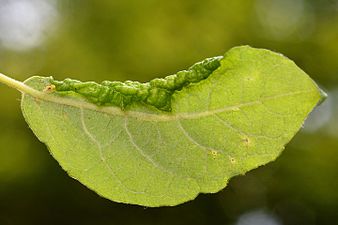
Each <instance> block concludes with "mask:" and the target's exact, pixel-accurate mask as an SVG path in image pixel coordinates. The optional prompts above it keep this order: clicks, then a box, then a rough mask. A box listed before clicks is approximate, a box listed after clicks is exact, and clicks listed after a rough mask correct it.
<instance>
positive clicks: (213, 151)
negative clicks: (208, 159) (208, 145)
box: [210, 150, 219, 159]
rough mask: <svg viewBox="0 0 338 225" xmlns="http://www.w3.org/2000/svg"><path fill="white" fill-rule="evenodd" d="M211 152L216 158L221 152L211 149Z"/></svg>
mask: <svg viewBox="0 0 338 225" xmlns="http://www.w3.org/2000/svg"><path fill="white" fill-rule="evenodd" d="M210 154H211V155H212V157H213V158H214V159H215V158H216V157H217V156H218V155H219V152H218V151H216V150H210Z"/></svg>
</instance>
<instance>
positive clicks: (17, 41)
mask: <svg viewBox="0 0 338 225" xmlns="http://www.w3.org/2000/svg"><path fill="white" fill-rule="evenodd" d="M243 44H248V45H251V46H254V47H261V48H267V49H271V50H274V51H277V52H281V53H283V54H284V55H286V56H288V57H289V58H291V59H293V60H294V61H295V62H296V63H297V64H298V65H299V66H300V67H301V68H302V69H304V70H305V71H306V72H307V73H308V74H309V75H311V77H312V78H313V79H314V80H315V81H316V82H317V83H319V84H320V86H321V87H322V88H323V89H324V90H326V91H327V92H328V94H329V98H328V99H327V101H326V102H325V103H324V104H323V105H322V106H321V107H320V108H318V109H316V111H315V112H314V113H312V115H311V116H310V118H309V119H308V120H307V122H306V125H305V127H304V129H303V130H302V131H301V132H299V133H298V134H297V136H296V137H295V138H294V139H293V140H292V142H291V143H289V144H288V146H287V147H286V149H285V151H284V153H283V154H282V155H281V156H280V157H279V158H278V159H277V160H276V161H275V162H273V163H270V164H268V165H266V166H263V167H260V168H258V169H256V170H254V171H251V172H249V173H247V174H246V175H245V176H240V177H236V178H233V179H232V180H231V181H230V184H229V186H228V187H227V188H225V189H224V190H223V191H221V192H219V193H217V194H212V195H211V194H210V195H200V196H198V197H197V199H195V200H194V201H191V202H188V203H185V204H183V205H180V206H177V207H163V208H144V207H139V206H133V205H124V204H118V203H114V202H110V201H108V200H106V199H103V198H101V197H99V196H98V195H96V194H95V193H94V192H92V191H90V190H88V189H87V188H85V187H84V186H83V185H81V184H80V183H79V182H77V181H76V180H73V179H72V178H70V177H69V176H68V175H67V174H66V173H65V172H64V171H63V170H62V169H61V168H60V166H59V165H58V164H57V162H56V161H55V160H54V159H53V158H52V157H51V156H50V155H49V153H48V150H47V148H46V147H45V146H44V145H43V144H42V143H40V142H39V141H38V140H37V138H35V137H34V135H33V134H32V132H31V130H30V129H29V128H28V126H27V124H26V123H25V121H24V119H23V117H22V114H21V112H20V106H19V104H20V102H19V99H20V94H19V93H18V92H17V91H15V90H11V89H9V88H7V87H5V86H3V85H0V102H1V110H0V130H1V132H0V225H7V224H10V225H16V224H27V225H30V224H35V225H36V224H88V225H89V224H97V225H101V224H102V225H103V224H147V225H149V224H195V225H198V224H234V225H282V224H285V225H289V224H290V225H291V224H292V225H293V224H294V225H300V224H306V225H312V224H330V225H332V224H338V116H337V115H338V1H337V0H320V1H319V0H228V1H226V0H209V1H200V0H184V1H182V0H181V1H179V0H171V1H156V0H100V1H89V0H0V71H1V72H2V73H4V74H6V75H10V76H12V77H14V78H16V79H19V80H25V79H26V78H28V77H29V76H31V75H45V76H51V75H52V76H54V77H55V78H57V79H64V78H66V77H72V78H76V79H81V80H95V81H102V80H126V79H131V80H139V81H147V80H149V79H151V78H154V77H162V76H165V75H169V74H172V73H175V72H177V71H178V70H182V69H185V68H187V67H188V66H190V65H192V64H193V63H195V62H197V61H199V60H201V59H204V58H206V57H211V56H216V55H222V54H223V53H224V52H226V51H227V50H228V49H229V48H231V47H233V46H237V45H243ZM121 163H123V162H121Z"/></svg>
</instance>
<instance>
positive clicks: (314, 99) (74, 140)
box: [13, 46, 323, 207]
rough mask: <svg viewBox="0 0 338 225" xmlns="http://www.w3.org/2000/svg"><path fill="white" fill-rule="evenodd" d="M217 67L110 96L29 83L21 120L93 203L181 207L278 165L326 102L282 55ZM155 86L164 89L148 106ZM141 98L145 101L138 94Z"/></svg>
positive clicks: (243, 55) (257, 55) (229, 57)
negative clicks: (93, 195) (84, 188)
mask: <svg viewBox="0 0 338 225" xmlns="http://www.w3.org/2000/svg"><path fill="white" fill-rule="evenodd" d="M214 59H215V62H214V63H216V64H217V63H218V64H217V65H216V64H215V65H216V66H215V65H214V67H212V68H211V67H206V66H202V67H203V68H200V69H198V70H196V71H193V69H191V68H193V67H191V68H190V69H189V70H187V71H183V72H179V73H178V74H177V75H174V76H169V77H167V78H164V79H162V80H161V79H157V80H156V81H151V82H149V83H145V84H141V83H133V82H126V83H121V82H120V83H118V85H120V86H121V87H122V89H123V90H122V89H121V88H117V89H114V90H111V89H109V90H110V92H109V91H107V90H108V89H107V88H106V87H105V85H106V84H107V83H104V82H103V83H101V84H96V83H93V82H90V83H82V82H79V81H73V80H66V81H63V82H59V81H55V80H54V79H53V78H49V77H32V78H30V79H28V80H27V81H26V82H25V86H26V89H21V91H22V92H23V97H22V105H21V106H22V111H23V114H24V117H25V119H26V121H27V123H28V124H29V126H30V128H31V129H32V130H33V132H34V133H35V135H36V136H37V137H38V138H39V139H40V140H41V141H42V142H44V143H45V144H46V145H47V146H48V148H49V150H50V152H51V154H52V155H53V156H54V158H55V159H56V160H57V161H58V162H59V164H60V165H61V166H62V168H63V169H64V170H66V171H67V172H68V173H69V175H70V176H72V177H73V178H75V179H77V180H79V181H80V182H81V183H83V184H84V185H86V186H87V187H88V188H90V189H92V190H94V191H95V192H97V193H98V194H99V195H101V196H103V197H105V198H108V199H111V200H113V201H116V202H123V203H130V204H138V205H143V206H151V207H155V206H164V205H171V206H172V205H177V204H180V203H183V202H186V201H189V200H192V199H194V198H195V197H196V196H197V195H198V194H199V193H214V192H218V191H219V190H221V189H223V188H224V187H225V186H226V185H227V183H228V181H229V179H230V178H231V177H233V176H236V175H240V174H244V173H246V172H247V171H250V170H252V169H254V168H257V167H258V166H261V165H264V164H266V163H268V162H270V161H273V160H275V159H276V157H277V156H278V155H279V154H280V153H281V151H282V150H283V149H284V146H285V145H286V144H287V143H288V142H289V141H290V140H291V138H292V137H293V136H294V135H295V133H296V132H297V131H298V130H299V129H300V128H301V126H302V124H303V122H304V120H305V119H306V117H307V116H308V114H309V113H310V111H311V110H312V109H313V108H314V107H315V106H316V105H317V104H318V102H319V101H321V99H322V98H323V93H322V92H321V90H320V89H319V88H318V87H317V85H316V84H315V83H314V82H313V81H312V80H311V79H310V78H309V76H308V75H306V74H305V73H304V72H303V71H302V70H301V69H299V68H298V67H297V66H296V65H295V64H294V63H293V62H292V61H291V60H289V59H287V58H286V57H284V56H282V55H280V54H277V53H274V52H271V51H268V50H263V49H255V48H251V47H248V46H242V47H236V48H233V49H231V50H230V51H228V52H227V53H226V54H225V55H224V57H218V58H214ZM199 65H200V64H199ZM203 65H204V64H203ZM205 68H209V69H210V68H211V69H210V71H209V72H207V73H205V74H204V75H203V76H202V75H201V74H202V72H203V71H206V70H205ZM189 71H190V72H189ZM191 71H193V72H191ZM201 71H202V72H201ZM182 73H185V74H188V75H189V74H190V75H189V76H188V75H187V76H183V75H180V74H182ZM180 76H181V78H182V77H184V79H183V78H182V79H183V81H181V80H179V79H178V78H179V77H180ZM189 77H190V78H189ZM181 78H180V79H181ZM175 79H176V80H175ZM189 79H190V80H189ZM67 82H68V83H67ZM154 82H155V83H157V86H156V85H155V86H156V88H160V89H159V90H157V92H156V93H155V94H153V96H152V98H151V99H155V100H154V101H152V100H151V101H150V100H148V98H149V96H150V93H152V92H151V90H153V88H154V87H155V86H152V83H153V84H154ZM166 82H167V83H166ZM168 82H172V83H170V84H172V86H170V85H169V83H168ZM175 82H178V83H175ZM179 82H181V83H179ZM108 83H109V82H108ZM109 84H110V83H109ZM113 84H114V85H112V86H114V87H115V86H116V85H115V84H116V83H113ZM161 84H163V85H164V84H165V85H167V86H165V85H164V86H165V87H164V86H161ZM67 85H68V86H67ZM168 85H169V86H170V87H171V89H169V86H168ZM13 86H15V85H13ZM106 86H109V85H106ZM120 86H119V87H120ZM114 87H113V88H114ZM125 87H126V88H125ZM130 88H134V89H130ZM142 88H145V89H146V90H147V94H145V95H141V94H139V95H137V94H135V93H140V90H141V89H142ZM145 89H142V90H145ZM169 90H171V91H169ZM104 91H105V92H104ZM129 91H131V92H129ZM162 92H165V93H166V96H165V98H162V100H160V101H157V100H156V98H161V96H162V97H163V95H161V93H162ZM102 93H104V94H102ZM107 93H110V94H107ZM116 93H117V94H116ZM117 95H118V96H120V97H116V96H117ZM102 96H103V97H102ZM114 96H115V97H114ZM121 96H122V97H121ZM137 96H141V97H137ZM113 98H115V99H113ZM163 99H164V100H163ZM153 102H155V103H153ZM126 103H128V104H126ZM162 103H163V104H162Z"/></svg>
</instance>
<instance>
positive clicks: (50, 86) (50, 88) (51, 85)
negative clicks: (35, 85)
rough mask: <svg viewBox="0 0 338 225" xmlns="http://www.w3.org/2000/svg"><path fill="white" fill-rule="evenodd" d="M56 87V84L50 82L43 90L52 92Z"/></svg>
mask: <svg viewBox="0 0 338 225" xmlns="http://www.w3.org/2000/svg"><path fill="white" fill-rule="evenodd" d="M55 89H56V87H55V85H54V84H50V85H47V86H46V87H45V88H44V89H43V92H45V93H52V92H54V91H55Z"/></svg>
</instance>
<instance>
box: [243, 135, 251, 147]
mask: <svg viewBox="0 0 338 225" xmlns="http://www.w3.org/2000/svg"><path fill="white" fill-rule="evenodd" d="M242 141H243V143H244V145H245V146H251V145H252V140H251V139H250V138H249V137H243V138H242Z"/></svg>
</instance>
